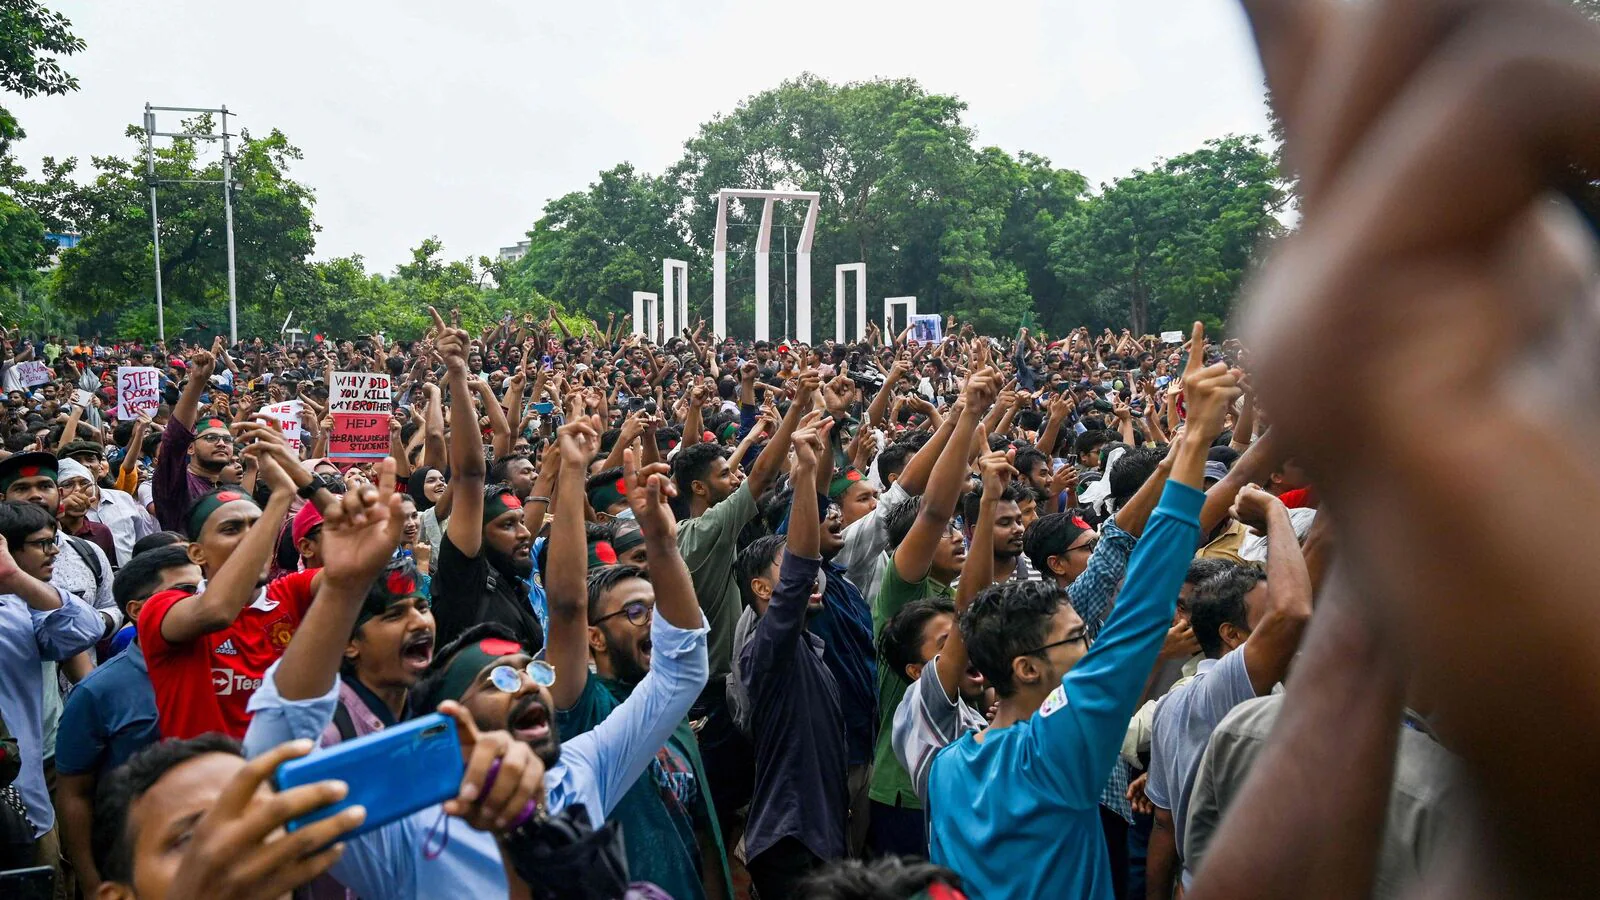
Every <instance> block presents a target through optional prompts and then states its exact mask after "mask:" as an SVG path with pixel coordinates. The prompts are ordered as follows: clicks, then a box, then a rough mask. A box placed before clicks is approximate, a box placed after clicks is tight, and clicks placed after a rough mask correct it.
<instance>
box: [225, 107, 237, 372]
mask: <svg viewBox="0 0 1600 900" xmlns="http://www.w3.org/2000/svg"><path fill="white" fill-rule="evenodd" d="M222 212H223V215H224V217H225V218H226V222H227V229H228V343H230V344H237V343H239V290H238V285H237V282H236V280H235V277H234V266H233V161H232V159H231V158H230V155H229V152H228V105H227V104H226V103H224V104H223V105H222Z"/></svg>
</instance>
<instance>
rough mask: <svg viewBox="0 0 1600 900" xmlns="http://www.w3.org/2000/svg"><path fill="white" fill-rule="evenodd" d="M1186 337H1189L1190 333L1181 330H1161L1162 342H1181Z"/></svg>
mask: <svg viewBox="0 0 1600 900" xmlns="http://www.w3.org/2000/svg"><path fill="white" fill-rule="evenodd" d="M1186 337H1188V335H1186V334H1184V333H1183V332H1181V331H1163V332H1161V343H1163V344H1181V343H1183V340H1184V338H1186Z"/></svg>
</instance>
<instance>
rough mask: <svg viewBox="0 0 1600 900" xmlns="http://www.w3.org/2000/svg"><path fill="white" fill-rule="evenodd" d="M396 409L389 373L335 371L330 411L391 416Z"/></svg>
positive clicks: (330, 386) (329, 395)
mask: <svg viewBox="0 0 1600 900" xmlns="http://www.w3.org/2000/svg"><path fill="white" fill-rule="evenodd" d="M393 408H394V394H393V388H392V385H391V384H390V381H389V376H388V375H387V374H386V373H374V372H335V373H333V383H332V384H330V385H328V412H331V413H382V414H384V415H388V414H389V410H391V409H393Z"/></svg>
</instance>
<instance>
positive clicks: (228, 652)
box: [215, 638, 239, 656]
mask: <svg viewBox="0 0 1600 900" xmlns="http://www.w3.org/2000/svg"><path fill="white" fill-rule="evenodd" d="M215 652H216V653H219V654H221V655H223V656H238V655H239V651H238V650H235V649H233V638H228V639H227V640H225V641H223V642H222V646H220V647H218V648H217V649H216V651H215Z"/></svg>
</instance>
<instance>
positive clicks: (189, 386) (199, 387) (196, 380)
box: [172, 337, 222, 429]
mask: <svg viewBox="0 0 1600 900" xmlns="http://www.w3.org/2000/svg"><path fill="white" fill-rule="evenodd" d="M211 348H212V349H211V351H210V352H208V351H205V350H199V351H196V352H195V354H194V356H191V357H189V380H188V381H186V382H184V384H183V391H182V392H181V393H179V394H178V403H177V405H176V406H174V407H172V421H174V422H178V423H181V424H182V425H183V427H185V428H189V429H193V428H194V419H195V416H196V415H198V414H199V412H200V395H201V394H204V393H205V392H206V385H208V384H210V383H211V373H212V372H214V371H216V368H217V358H216V356H215V355H214V353H215V352H217V351H220V350H221V348H222V338H221V337H218V338H217V339H216V341H215V342H213V343H212V345H211Z"/></svg>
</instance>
